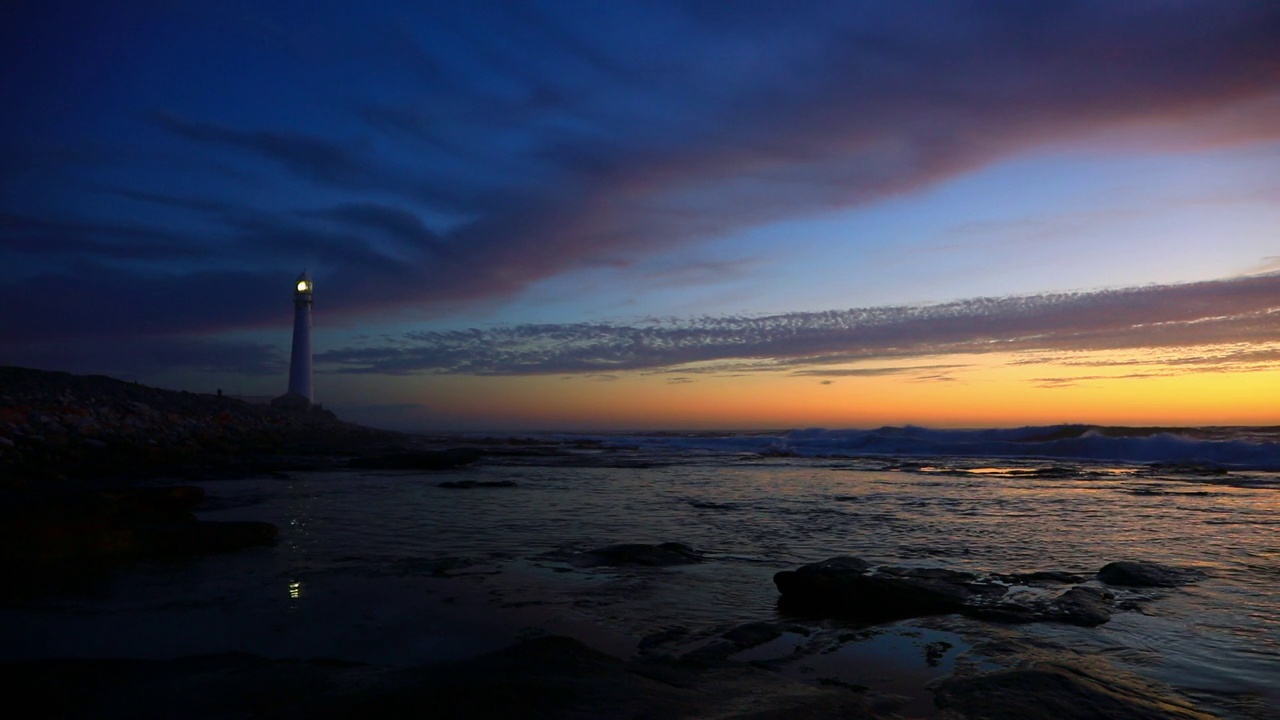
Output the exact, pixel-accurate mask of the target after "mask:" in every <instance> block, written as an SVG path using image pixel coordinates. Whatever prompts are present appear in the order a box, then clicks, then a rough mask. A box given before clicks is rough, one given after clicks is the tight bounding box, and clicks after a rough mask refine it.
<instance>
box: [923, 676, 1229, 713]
mask: <svg viewBox="0 0 1280 720" xmlns="http://www.w3.org/2000/svg"><path fill="white" fill-rule="evenodd" d="M934 693H935V694H934V698H935V702H936V703H937V705H938V707H940V708H942V709H944V710H947V711H950V712H952V713H955V714H956V715H957V716H959V717H964V718H984V719H986V720H1039V719H1040V718H1055V720H1095V719H1096V718H1108V719H1109V720H1209V718H1211V717H1212V716H1211V715H1207V714H1204V713H1201V712H1199V711H1197V710H1196V709H1195V708H1194V707H1193V706H1192V705H1191V704H1190V703H1189V702H1187V701H1186V700H1184V699H1182V698H1180V697H1177V696H1176V695H1174V694H1173V693H1171V692H1169V691H1167V690H1164V689H1163V688H1160V687H1157V686H1155V685H1152V684H1150V683H1147V682H1145V681H1143V680H1140V679H1138V678H1136V677H1133V676H1129V675H1125V674H1122V673H1120V672H1119V671H1116V670H1113V669H1103V668H1096V667H1087V666H1084V665H1072V664H1067V663H1058V662H1038V663H1035V664H1033V665H1032V666H1031V667H1026V668H1017V669H1011V670H1003V671H998V672H993V673H989V674H985V675H978V676H973V677H952V678H948V679H946V680H944V681H942V682H941V683H939V684H938V685H937V686H935V688H934Z"/></svg>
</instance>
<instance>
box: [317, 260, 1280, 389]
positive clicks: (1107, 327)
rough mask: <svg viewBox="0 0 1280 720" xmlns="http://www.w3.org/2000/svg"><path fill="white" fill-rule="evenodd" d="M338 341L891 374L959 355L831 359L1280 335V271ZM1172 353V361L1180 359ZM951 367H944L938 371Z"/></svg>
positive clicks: (542, 364) (512, 362)
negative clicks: (922, 301)
mask: <svg viewBox="0 0 1280 720" xmlns="http://www.w3.org/2000/svg"><path fill="white" fill-rule="evenodd" d="M405 339H406V340H409V341H411V342H410V343H398V344H396V345H383V346H366V347H352V348H346V349H341V350H334V351H330V352H327V353H324V354H323V355H321V356H320V357H319V358H318V360H319V361H320V362H322V363H325V364H328V365H330V366H332V367H335V368H337V369H338V370H340V371H342V372H370V373H386V374H407V373H421V372H427V373H464V374H476V375H536V374H563V373H600V372H610V373H616V372H621V371H652V370H661V369H669V368H677V369H676V370H675V372H677V373H679V374H681V375H682V376H683V375H686V374H688V373H689V372H690V371H691V369H692V368H685V367H683V366H685V365H693V366H695V367H696V370H694V371H698V372H704V373H705V372H717V373H732V372H743V371H748V372H760V371H769V370H771V371H776V372H788V373H792V374H798V375H810V376H829V377H839V376H846V377H848V376H858V375H863V376H866V375H885V374H900V373H907V372H926V371H933V373H932V374H934V375H937V374H938V373H937V372H936V371H937V370H940V369H941V370H949V369H957V368H958V367H961V366H956V365H950V364H948V365H937V364H922V365H898V366H892V367H867V368H832V367H829V366H831V365H833V364H838V363H857V362H864V363H865V362H872V361H884V360H900V359H908V358H922V357H930V356H940V355H965V354H977V355H982V354H989V353H1032V352H1036V353H1044V352H1075V351H1117V350H1130V351H1136V350H1162V351H1170V350H1175V349H1179V350H1185V349H1188V348H1195V347H1198V346H1221V345H1223V344H1226V343H1236V344H1250V343H1257V344H1262V343H1270V342H1277V341H1280V274H1268V275H1259V276H1250V277H1240V278H1233V279H1228V280H1218V281H1211V282H1200V283H1188V284H1182V285H1156V286H1148V287H1138V288H1123V289H1113V290H1100V291H1093V292H1076V293H1056V294H1043V295H1030V296H1021V297H1004V298H974V299H970V300H962V301H957V302H952V303H942V304H936V305H924V306H895V307H879V308H855V309H849V310H832V311H829V312H818V313H785V314H779V315H770V316H761V317H703V318H692V319H687V320H651V321H647V322H643V323H635V324H610V323H572V324H530V325H515V326H505V327H497V328H491V329H474V328H473V329H469V330H459V331H450V332H426V333H416V334H411V335H407V336H406V338H405ZM1182 357H1183V359H1184V360H1186V361H1187V362H1188V363H1189V364H1200V363H1197V361H1196V360H1194V358H1197V357H1199V358H1201V359H1202V361H1203V364H1210V363H1218V364H1230V363H1233V362H1246V361H1247V362H1251V363H1267V362H1274V361H1275V360H1277V358H1276V356H1275V354H1274V351H1272V350H1266V351H1259V352H1254V351H1250V350H1247V349H1242V350H1241V351H1240V354H1237V356H1236V357H1234V358H1233V357H1230V356H1223V355H1221V354H1219V355H1217V356H1212V355H1203V354H1202V355H1196V354H1195V353H1189V354H1184V355H1182ZM1175 361H1176V360H1175ZM944 375H945V373H944Z"/></svg>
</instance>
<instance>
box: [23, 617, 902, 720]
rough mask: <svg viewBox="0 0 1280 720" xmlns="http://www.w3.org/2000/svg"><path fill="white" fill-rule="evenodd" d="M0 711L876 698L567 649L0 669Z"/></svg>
mask: <svg viewBox="0 0 1280 720" xmlns="http://www.w3.org/2000/svg"><path fill="white" fill-rule="evenodd" d="M0 672H2V673H3V674H4V677H5V678H6V679H7V680H8V681H9V682H8V684H9V686H10V688H12V690H10V692H9V694H8V697H7V698H6V700H7V701H8V702H9V703H10V704H12V706H14V707H20V708H28V709H29V710H30V709H36V711H37V712H38V714H39V715H40V716H42V717H59V718H67V719H68V720H74V719H79V718H107V719H114V718H168V717H183V718H195V719H200V720H207V719H211V718H266V717H270V718H278V719H281V720H290V719H293V718H297V719H300V720H301V719H304V718H305V719H306V720H327V719H329V718H366V717H376V718H421V717H432V718H442V719H454V718H457V719H461V718H468V719H469V718H507V719H510V720H533V719H542V718H548V719H549V718H611V719H612V718H619V719H628V718H633V719H636V720H638V719H639V718H694V717H716V718H724V719H725V720H734V719H739V718H740V719H743V720H745V719H746V718H754V719H756V720H764V719H767V718H778V719H781V718H796V719H798V720H804V719H806V718H830V717H856V718H871V719H875V718H880V717H885V715H883V714H879V713H878V712H877V711H876V710H875V709H874V708H873V707H872V706H871V702H872V701H873V700H874V695H873V694H868V693H854V692H850V691H849V690H848V689H846V688H841V687H821V686H816V685H811V684H807V683H802V682H798V681H795V680H790V679H787V678H785V677H783V676H781V675H780V674H778V673H775V672H772V671H769V670H765V669H761V668H758V667H753V666H750V665H745V664H740V663H730V662H722V663H713V664H692V663H682V662H679V661H656V660H645V661H632V662H626V661H623V660H620V659H617V658H614V657H612V656H609V655H606V654H603V653H600V652H597V651H595V650H593V649H591V648H589V647H587V646H585V645H583V644H582V643H580V642H578V641H576V640H572V639H569V638H565V637H543V638H538V639H534V640H528V641H525V642H522V643H519V644H517V645H515V646H512V647H510V648H507V649H506V650H502V651H499V652H496V653H491V654H488V655H483V656H480V657H477V658H475V659H472V660H467V661H463V662H456V663H443V664H432V665H425V666H421V667H417V668H410V669H390V668H379V667H373V666H364V665H356V664H352V663H343V662H336V661H288V660H269V659H266V658H262V657H257V656H252V655H243V654H229V655H217V656H207V657H198V658H186V659H180V660H174V661H170V662H149V661H124V660H85V661H75V660H65V661H46V662H23V663H5V664H0Z"/></svg>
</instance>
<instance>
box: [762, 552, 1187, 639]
mask: <svg viewBox="0 0 1280 720" xmlns="http://www.w3.org/2000/svg"><path fill="white" fill-rule="evenodd" d="M1199 577H1202V574H1201V573H1199V572H1198V571H1194V570H1186V569H1180V568H1173V567H1169V566H1165V565H1158V564H1155V563H1130V562H1118V563H1110V564H1108V565H1106V566H1105V567H1103V568H1102V570H1101V571H1099V573H1098V578H1099V579H1101V580H1103V581H1104V582H1106V583H1107V584H1110V585H1129V586H1137V587H1168V586H1170V585H1172V584H1184V583H1186V582H1191V581H1194V579H1196V578H1199ZM1088 580H1089V579H1088V578H1087V577H1086V576H1083V575H1079V574H1076V573H1068V572H1063V571H1041V572H1034V573H996V574H991V575H982V574H978V573H968V572H960V571H956V570H948V569H944V568H901V567H891V566H874V565H872V564H870V563H868V562H866V561H865V560H862V559H860V558H855V557H834V558H830V559H828V560H824V561H822V562H816V563H810V564H808V565H804V566H802V567H800V568H798V569H796V570H787V571H783V572H779V573H777V574H776V575H774V578H773V582H774V584H775V585H777V587H778V591H779V592H780V593H781V594H782V597H781V599H780V600H779V602H778V604H779V607H780V608H782V609H783V610H784V611H787V612H795V613H802V614H818V615H822V616H831V617H841V618H846V619H851V620H856V621H860V622H869V623H878V622H885V621H889V620H899V619H905V618H913V617H922V616H926V615H944V614H950V613H958V614H962V615H966V616H968V617H972V618H976V619H981V620H990V621H996V622H1006V623H1030V622H1056V623H1064V624H1068V625H1079V626H1082V627H1094V626H1096V625H1101V624H1103V623H1105V622H1107V621H1109V620H1110V619H1111V616H1112V613H1113V612H1114V611H1115V608H1116V597H1115V594H1114V593H1113V592H1112V591H1110V590H1108V589H1107V588H1105V587H1100V586H1098V585H1097V584H1086V583H1087V581H1088ZM1062 585H1067V587H1066V588H1065V589H1063V590H1062V591H1060V592H1057V593H1056V594H1055V593H1054V592H1053V590H1054V586H1062ZM1011 588H1018V591H1017V592H1013V593H1011V592H1009V591H1010V589H1011Z"/></svg>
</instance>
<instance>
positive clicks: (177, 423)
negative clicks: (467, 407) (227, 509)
mask: <svg viewBox="0 0 1280 720" xmlns="http://www.w3.org/2000/svg"><path fill="white" fill-rule="evenodd" d="M401 438H402V436H400V435H399V434H398V433H391V432H386V431H381V430H372V429H369V428H363V427H360V426H357V425H352V424H350V423H344V422H340V421H338V420H336V419H335V418H334V417H333V414H332V413H329V412H327V411H324V410H318V409H315V408H312V409H308V410H286V409H276V408H272V407H270V406H268V405H265V404H256V403H250V402H245V401H242V400H238V399H234V398H231V397H226V396H224V395H220V394H216V393H215V394H198V393H190V392H174V391H170V390H161V389H158V388H152V387H147V386H145V385H139V384H137V383H129V382H124V381H122V380H116V379H113V378H109V377H103V376H96V375H91V376H81V375H71V374H68V373H59V372H46V371H42V370H30V369H26V368H15V367H0V479H3V480H10V481H28V482H29V481H45V480H57V479H79V478H127V479H137V478H140V477H162V476H170V477H172V476H183V477H207V476H225V475H238V474H244V473H245V472H255V471H260V470H261V469H263V468H264V467H265V468H267V469H273V468H274V467H275V465H276V464H278V463H279V462H280V461H282V460H287V459H288V458H292V457H294V456H342V455H353V454H359V453H363V452H365V451H367V450H369V449H370V448H372V447H375V446H377V445H379V444H381V445H385V444H388V443H393V442H400V441H401Z"/></svg>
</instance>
